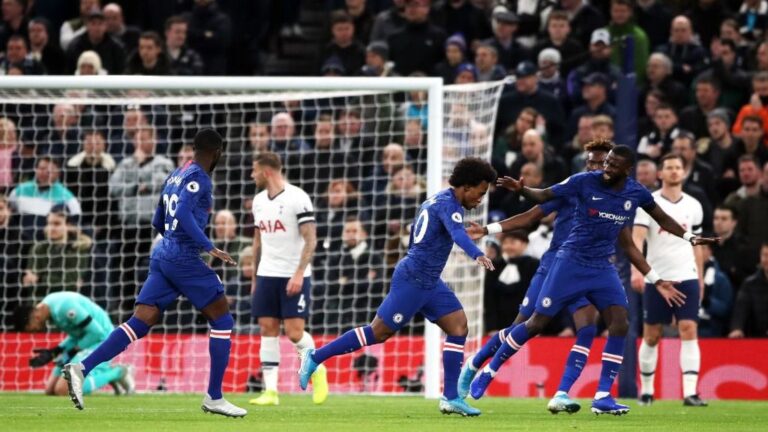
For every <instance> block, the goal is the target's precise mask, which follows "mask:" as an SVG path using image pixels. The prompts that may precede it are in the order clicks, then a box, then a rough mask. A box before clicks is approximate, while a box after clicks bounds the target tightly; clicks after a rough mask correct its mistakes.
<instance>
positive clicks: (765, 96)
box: [733, 72, 768, 136]
mask: <svg viewBox="0 0 768 432" xmlns="http://www.w3.org/2000/svg"><path fill="white" fill-rule="evenodd" d="M752 90H753V92H754V93H752V96H751V97H750V99H749V103H748V104H746V105H744V106H743V107H741V110H739V114H738V115H737V116H736V121H735V122H734V124H733V133H734V135H736V136H740V135H741V127H742V121H743V120H744V118H745V117H747V116H758V117H760V119H761V120H762V126H763V130H764V131H765V133H766V135H768V72H758V73H756V74H755V75H754V76H753V77H752Z"/></svg>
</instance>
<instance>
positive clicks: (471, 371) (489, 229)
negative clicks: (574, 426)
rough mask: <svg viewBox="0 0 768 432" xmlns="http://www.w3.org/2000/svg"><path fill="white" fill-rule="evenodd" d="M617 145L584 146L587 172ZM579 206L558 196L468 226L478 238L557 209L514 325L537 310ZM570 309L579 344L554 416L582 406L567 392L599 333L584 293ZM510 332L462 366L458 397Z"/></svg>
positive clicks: (552, 407)
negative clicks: (498, 219) (496, 219)
mask: <svg viewBox="0 0 768 432" xmlns="http://www.w3.org/2000/svg"><path fill="white" fill-rule="evenodd" d="M613 146H614V144H613V143H612V142H611V141H609V140H605V139H596V140H593V141H590V142H589V143H587V144H586V145H585V146H584V151H585V152H586V153H587V158H586V160H585V162H586V164H585V165H586V169H587V171H597V170H601V169H603V164H604V163H605V159H606V158H607V157H608V152H610V151H611V149H613ZM576 204H577V203H576V199H575V197H572V196H568V197H562V198H557V199H553V200H551V201H548V202H546V203H544V204H541V205H537V206H535V207H533V208H532V209H530V210H528V211H527V212H525V213H522V214H519V215H516V216H512V217H510V218H507V219H505V220H503V221H501V222H498V223H495V224H490V225H488V226H486V227H481V226H479V225H477V224H472V226H471V227H470V228H467V233H469V235H470V237H472V238H473V239H475V240H476V239H479V238H482V237H484V236H485V235H487V234H496V233H499V232H509V231H512V230H515V229H520V228H529V227H531V226H533V225H535V224H536V223H537V222H538V221H540V220H541V219H543V218H544V217H546V216H547V215H549V214H552V213H556V216H555V221H554V228H553V234H552V241H551V242H550V244H549V249H548V250H547V252H546V253H545V254H544V256H542V258H541V263H540V264H539V268H538V269H537V270H536V274H535V275H534V276H533V279H532V280H531V284H530V285H529V286H528V290H527V291H526V293H525V297H524V299H523V303H522V304H521V305H520V312H519V313H518V314H517V317H516V318H515V321H514V322H513V323H512V326H515V325H517V324H520V323H522V322H524V321H525V320H527V319H528V318H530V317H531V315H533V312H534V308H535V307H536V299H537V298H538V297H539V292H540V291H541V287H542V285H543V284H544V279H545V278H546V277H547V272H548V271H549V268H550V266H551V265H552V261H554V259H555V255H557V251H558V250H559V249H560V245H562V244H563V243H564V242H565V240H566V239H567V238H568V234H569V233H570V232H571V228H572V227H573V213H574V208H575V207H576ZM568 312H569V315H570V316H572V317H573V324H574V326H575V328H576V342H575V343H574V345H573V348H571V352H570V354H569V355H568V359H567V361H566V366H565V371H564V372H563V377H562V379H561V380H560V385H559V386H558V389H557V393H556V394H555V397H553V398H552V400H550V401H549V403H548V404H547V409H548V410H549V411H550V412H552V413H553V414H557V413H559V412H567V413H569V414H570V413H575V412H577V411H579V409H581V406H580V405H579V403H578V402H576V401H575V400H572V399H571V398H570V397H568V392H569V391H570V390H571V387H573V384H574V383H575V382H576V380H577V379H578V378H579V375H581V372H582V370H583V369H584V366H585V365H586V363H587V358H588V357H589V350H590V348H591V347H592V341H593V340H594V338H595V334H596V333H597V309H595V307H594V306H593V305H592V304H591V303H590V302H589V300H587V299H586V297H581V298H579V299H577V300H576V301H574V302H572V303H571V304H569V305H568ZM507 331H508V330H507V329H502V330H500V331H499V332H498V334H496V335H494V336H493V337H491V338H490V339H488V342H486V343H485V345H483V347H482V348H481V349H480V351H478V352H477V353H476V354H475V355H473V356H471V357H469V358H468V359H467V361H466V362H465V363H464V366H463V367H462V368H461V375H459V396H461V397H463V398H466V397H467V395H468V394H469V385H470V383H471V382H472V379H473V378H474V377H475V375H476V374H477V371H478V370H480V368H482V367H483V365H484V364H485V362H486V361H487V360H488V359H489V358H491V357H492V356H493V355H494V354H495V353H496V351H498V349H499V348H501V345H502V344H503V343H504V338H505V337H506V332H507Z"/></svg>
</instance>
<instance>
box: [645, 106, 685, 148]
mask: <svg viewBox="0 0 768 432" xmlns="http://www.w3.org/2000/svg"><path fill="white" fill-rule="evenodd" d="M653 125H654V128H653V131H651V133H649V134H648V135H645V136H644V137H642V138H641V139H640V143H639V144H638V145H637V152H638V153H639V154H641V155H644V156H645V157H647V158H649V159H651V160H653V161H656V162H658V161H659V159H661V157H662V156H663V155H665V154H667V152H669V150H670V149H671V148H672V141H673V140H674V139H675V137H677V134H678V133H679V129H678V127H677V114H676V113H675V109H674V108H672V107H671V106H669V105H666V104H661V105H659V107H658V108H656V111H655V112H654V113H653Z"/></svg>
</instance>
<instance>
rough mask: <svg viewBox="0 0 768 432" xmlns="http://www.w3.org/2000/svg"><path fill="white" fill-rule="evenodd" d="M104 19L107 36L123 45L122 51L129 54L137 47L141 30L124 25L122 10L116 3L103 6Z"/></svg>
mask: <svg viewBox="0 0 768 432" xmlns="http://www.w3.org/2000/svg"><path fill="white" fill-rule="evenodd" d="M104 19H105V21H106V23H107V34H109V35H110V36H112V37H113V38H115V39H116V40H118V41H119V42H120V43H122V44H123V49H124V50H125V52H127V53H131V52H133V51H134V50H136V49H137V48H138V47H139V35H141V30H139V29H138V28H136V27H134V26H129V25H125V19H124V18H123V8H121V7H120V5H118V4H117V3H110V4H108V5H106V6H104Z"/></svg>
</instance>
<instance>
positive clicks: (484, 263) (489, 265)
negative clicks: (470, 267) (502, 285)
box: [475, 255, 496, 271]
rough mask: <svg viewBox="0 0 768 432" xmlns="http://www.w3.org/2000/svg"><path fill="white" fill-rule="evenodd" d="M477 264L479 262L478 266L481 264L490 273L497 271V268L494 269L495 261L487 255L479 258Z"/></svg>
mask: <svg viewBox="0 0 768 432" xmlns="http://www.w3.org/2000/svg"><path fill="white" fill-rule="evenodd" d="M475 262H477V263H478V264H480V265H481V266H483V267H485V268H486V269H488V270H490V271H494V270H496V268H494V267H493V261H491V259H490V258H488V257H487V256H485V255H480V256H479V257H477V259H476V260H475Z"/></svg>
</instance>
